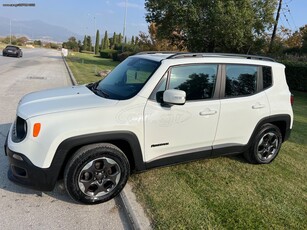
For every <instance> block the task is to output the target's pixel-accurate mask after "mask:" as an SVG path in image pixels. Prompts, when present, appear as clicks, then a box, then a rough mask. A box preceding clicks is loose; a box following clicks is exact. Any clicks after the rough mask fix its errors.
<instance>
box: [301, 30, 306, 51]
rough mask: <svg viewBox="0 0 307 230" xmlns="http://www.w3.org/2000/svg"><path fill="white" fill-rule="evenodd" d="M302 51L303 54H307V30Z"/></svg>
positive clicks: (303, 37)
mask: <svg viewBox="0 0 307 230" xmlns="http://www.w3.org/2000/svg"><path fill="white" fill-rule="evenodd" d="M301 51H302V53H304V54H307V30H305V31H304V32H303V36H302V48H301Z"/></svg>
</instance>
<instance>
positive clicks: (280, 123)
mask: <svg viewBox="0 0 307 230" xmlns="http://www.w3.org/2000/svg"><path fill="white" fill-rule="evenodd" d="M267 123H270V124H273V125H275V126H277V127H278V128H279V130H280V132H281V134H282V141H283V142H284V141H286V140H287V139H288V138H289V136H290V133H291V128H290V127H291V126H290V124H291V116H290V115H288V114H281V115H273V116H270V117H266V118H263V119H262V120H260V121H259V122H258V124H257V125H256V127H255V129H254V132H253V134H252V136H251V138H250V140H249V142H248V143H249V146H250V144H251V143H252V142H253V139H254V138H255V136H256V135H257V132H258V131H259V130H260V128H261V127H262V126H263V125H264V124H267Z"/></svg>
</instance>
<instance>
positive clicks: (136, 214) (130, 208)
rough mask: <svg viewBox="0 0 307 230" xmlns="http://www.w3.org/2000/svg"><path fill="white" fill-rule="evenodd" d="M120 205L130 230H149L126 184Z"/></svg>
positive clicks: (130, 188)
mask: <svg viewBox="0 0 307 230" xmlns="http://www.w3.org/2000/svg"><path fill="white" fill-rule="evenodd" d="M62 58H63V61H64V63H65V66H66V69H67V71H68V74H69V78H70V80H71V83H72V85H78V82H77V81H76V79H75V77H74V74H73V73H72V72H71V70H70V68H69V66H68V64H67V62H66V60H65V57H64V55H63V54H62ZM117 197H118V198H119V199H120V201H119V202H120V203H122V204H123V208H124V213H125V214H126V217H127V219H128V221H129V224H130V226H131V228H132V229H135V230H151V229H152V227H151V225H150V221H149V219H148V218H147V216H146V214H145V211H144V209H143V207H142V206H141V205H140V204H139V203H138V202H137V200H136V197H135V194H134V193H133V192H132V187H131V185H130V184H129V183H127V184H126V185H125V187H124V189H123V190H122V191H121V193H120V194H119V195H118V196H117Z"/></svg>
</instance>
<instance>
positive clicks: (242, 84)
mask: <svg viewBox="0 0 307 230" xmlns="http://www.w3.org/2000/svg"><path fill="white" fill-rule="evenodd" d="M257 70H258V67H257V66H248V65H226V88H225V97H237V96H248V95H252V94H254V93H256V91H257V74H258V73H257Z"/></svg>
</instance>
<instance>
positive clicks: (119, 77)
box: [88, 57, 160, 100]
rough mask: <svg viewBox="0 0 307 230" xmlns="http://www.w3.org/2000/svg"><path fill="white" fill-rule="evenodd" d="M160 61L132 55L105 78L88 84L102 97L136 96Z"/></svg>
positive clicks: (121, 97)
mask: <svg viewBox="0 0 307 230" xmlns="http://www.w3.org/2000/svg"><path fill="white" fill-rule="evenodd" d="M159 66H160V62H156V61H151V60H147V59H143V58H137V57H130V58H127V59H126V60H125V61H123V62H122V63H121V64H119V65H118V66H117V67H116V68H115V69H114V70H113V71H112V72H111V73H109V74H108V76H106V77H105V78H104V79H103V80H101V81H100V82H98V83H96V84H90V85H88V88H89V89H91V90H92V91H93V92H94V93H96V94H97V95H99V96H101V97H106V98H109V99H115V100H125V99H129V98H132V97H133V96H135V95H136V94H137V93H138V92H139V91H140V90H141V89H142V88H143V86H144V85H145V83H146V82H147V80H148V79H149V78H150V77H151V76H152V74H153V73H154V72H155V71H156V69H157V68H158V67H159Z"/></svg>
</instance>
